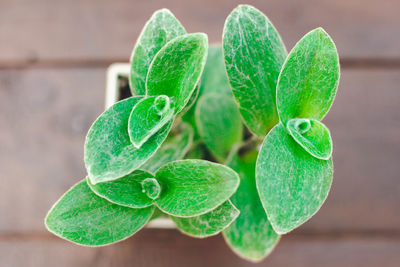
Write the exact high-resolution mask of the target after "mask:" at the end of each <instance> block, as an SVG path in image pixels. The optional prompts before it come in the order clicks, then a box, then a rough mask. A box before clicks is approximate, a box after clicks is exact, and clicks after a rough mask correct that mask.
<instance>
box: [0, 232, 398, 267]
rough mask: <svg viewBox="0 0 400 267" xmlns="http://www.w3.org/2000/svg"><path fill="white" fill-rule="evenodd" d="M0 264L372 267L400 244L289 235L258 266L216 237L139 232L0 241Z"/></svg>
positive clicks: (389, 260)
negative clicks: (103, 240)
mask: <svg viewBox="0 0 400 267" xmlns="http://www.w3.org/2000/svg"><path fill="white" fill-rule="evenodd" d="M0 257H1V260H0V266H2V267H3V266H4V267H6V266H7V267H19V266H24V267H37V266H57V267H67V266H79V267H84V266H96V267H103V266H104V267H105V266H113V267H120V266H121V267H122V266H141V267H158V266H163V267H164V266H174V267H187V266H191V267H203V266H209V267H214V266H215V267H219V266H232V267H244V266H275V267H280V266H282V267H287V266H292V267H309V266H324V267H337V266H343V267H376V266H396V265H395V263H396V262H397V263H398V262H400V240H399V239H382V238H376V237H358V238H350V239H349V238H336V237H334V238H332V237H322V238H313V237H312V236H303V237H298V236H288V237H287V238H283V239H282V240H281V241H280V243H279V244H278V246H277V247H276V248H275V250H274V251H273V253H272V254H271V255H270V256H269V257H268V258H267V259H265V260H264V261H263V262H261V263H259V264H253V263H249V262H246V261H244V260H241V259H240V258H238V257H237V256H236V255H234V254H233V253H232V252H231V251H230V250H229V248H228V247H227V246H226V244H225V243H224V241H223V239H222V237H221V236H216V237H212V238H207V239H203V240H200V239H193V238H189V237H186V236H183V235H181V234H179V233H178V232H177V231H173V230H151V231H150V230H144V231H142V232H140V233H138V234H137V235H136V236H135V237H133V238H130V239H128V240H126V241H123V242H121V243H118V244H115V245H112V246H108V247H102V248H84V247H79V246H77V245H73V244H70V243H66V242H65V241H63V240H61V239H58V238H56V237H54V238H47V237H45V238H35V239H29V240H7V241H0Z"/></svg>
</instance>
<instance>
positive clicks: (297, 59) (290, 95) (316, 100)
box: [277, 28, 339, 126]
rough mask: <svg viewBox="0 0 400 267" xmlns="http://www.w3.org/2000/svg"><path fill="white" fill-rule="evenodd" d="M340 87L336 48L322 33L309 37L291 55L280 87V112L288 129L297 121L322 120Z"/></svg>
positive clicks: (313, 33)
mask: <svg viewBox="0 0 400 267" xmlns="http://www.w3.org/2000/svg"><path fill="white" fill-rule="evenodd" d="M338 84H339V57H338V54H337V51H336V47H335V44H334V43H333V41H332V39H331V38H330V37H329V35H328V34H327V33H326V32H325V31H324V30H323V29H322V28H318V29H315V30H313V31H311V32H309V33H308V34H306V35H305V36H304V37H303V38H302V39H301V40H300V41H299V42H298V43H297V44H296V46H295V47H294V48H293V49H292V51H291V52H290V53H289V55H288V57H287V60H286V62H285V64H284V65H283V67H282V71H281V73H280V75H279V80H278V85H277V109H278V114H279V118H280V120H281V122H282V123H283V125H285V126H286V124H287V122H288V120H290V119H294V118H312V119H316V120H321V119H322V118H323V117H324V116H325V114H326V113H327V112H328V111H329V108H330V107H331V105H332V102H333V100H334V98H335V95H336V90H337V87H338Z"/></svg>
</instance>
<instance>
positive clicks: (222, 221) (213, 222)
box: [170, 200, 240, 238]
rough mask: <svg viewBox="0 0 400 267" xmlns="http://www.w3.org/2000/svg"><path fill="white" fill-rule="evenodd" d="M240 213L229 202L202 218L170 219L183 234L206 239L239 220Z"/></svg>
mask: <svg viewBox="0 0 400 267" xmlns="http://www.w3.org/2000/svg"><path fill="white" fill-rule="evenodd" d="M239 213H240V212H239V210H238V209H237V208H236V207H235V206H234V205H232V203H231V202H230V201H229V200H228V201H225V202H224V203H223V204H222V205H221V206H219V207H217V208H216V209H215V210H212V211H210V212H208V213H206V214H203V215H200V216H195V217H189V218H180V217H174V216H170V217H171V219H172V220H173V221H174V222H175V224H176V227H177V228H178V230H179V231H181V232H182V233H184V234H186V235H189V236H191V237H197V238H205V237H209V236H213V235H216V234H218V233H219V232H221V231H222V230H224V229H225V228H226V227H228V226H229V225H230V224H231V223H232V222H233V221H234V220H235V219H236V218H237V216H238V215H239Z"/></svg>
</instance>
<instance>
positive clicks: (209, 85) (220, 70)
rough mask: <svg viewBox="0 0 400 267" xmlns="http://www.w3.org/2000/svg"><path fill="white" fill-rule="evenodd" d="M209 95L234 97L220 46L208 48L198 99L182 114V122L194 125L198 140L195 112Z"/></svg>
mask: <svg viewBox="0 0 400 267" xmlns="http://www.w3.org/2000/svg"><path fill="white" fill-rule="evenodd" d="M207 94H224V95H228V96H230V97H233V95H232V91H231V87H230V86H229V83H228V77H227V76H226V71H225V65H224V59H223V56H222V48H221V46H219V45H218V46H217V45H214V46H210V47H209V48H208V56H207V62H206V65H205V67H204V71H203V75H202V76H201V80H200V86H199V92H198V95H197V99H196V101H195V103H194V104H193V106H192V107H191V108H190V109H188V110H187V112H185V110H184V111H182V113H184V115H183V116H182V120H183V121H185V122H187V123H190V125H192V127H193V129H194V131H195V137H196V138H197V137H198V131H197V126H196V119H195V111H196V107H197V105H198V103H199V100H200V98H201V96H204V95H207ZM193 95H194V93H193ZM192 98H193V97H192ZM189 102H190V101H189ZM188 106H189V104H188V105H187V106H186V107H185V109H187V107H188Z"/></svg>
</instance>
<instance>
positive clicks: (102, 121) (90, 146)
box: [84, 97, 172, 184]
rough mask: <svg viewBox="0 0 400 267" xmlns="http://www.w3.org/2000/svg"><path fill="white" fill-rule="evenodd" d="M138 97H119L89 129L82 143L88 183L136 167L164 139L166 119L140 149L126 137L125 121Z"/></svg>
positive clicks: (166, 130)
mask: <svg viewBox="0 0 400 267" xmlns="http://www.w3.org/2000/svg"><path fill="white" fill-rule="evenodd" d="M141 99H142V97H131V98H128V99H125V100H122V101H120V102H118V103H116V104H114V105H113V106H111V107H110V108H109V109H107V110H106V111H105V112H104V113H103V114H101V115H100V116H99V117H98V118H97V120H96V121H95V122H94V123H93V125H92V127H91V128H90V130H89V132H88V134H87V136H86V142H85V157H84V158H85V166H86V170H87V172H88V176H89V179H90V181H91V183H93V184H96V183H99V182H106V181H112V180H115V179H118V178H121V177H123V176H125V175H128V174H129V173H131V172H133V171H134V170H136V169H138V168H139V167H140V166H141V165H142V164H143V163H144V162H145V161H146V160H148V159H149V158H150V157H151V156H152V155H153V154H154V153H155V152H156V150H157V149H158V148H159V147H160V146H161V144H162V143H163V142H164V140H165V138H166V137H167V135H168V132H169V130H170V128H171V125H172V123H171V122H169V123H168V124H166V125H165V126H164V127H163V128H161V130H159V131H158V132H157V133H156V134H155V135H153V136H152V137H151V138H150V139H149V140H148V141H147V142H146V143H144V144H143V145H142V147H141V148H140V149H138V148H136V147H135V146H134V145H133V144H132V143H131V140H130V138H129V134H128V120H129V115H130V113H131V110H132V108H133V107H134V106H135V104H137V103H138V102H139V101H140V100H141Z"/></svg>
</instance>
